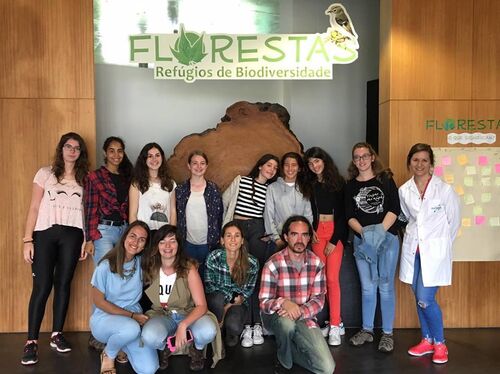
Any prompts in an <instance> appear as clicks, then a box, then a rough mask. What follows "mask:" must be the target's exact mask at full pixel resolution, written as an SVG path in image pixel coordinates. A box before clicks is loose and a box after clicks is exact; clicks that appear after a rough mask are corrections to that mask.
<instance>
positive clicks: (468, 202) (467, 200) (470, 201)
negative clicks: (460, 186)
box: [464, 193, 475, 205]
mask: <svg viewBox="0 0 500 374" xmlns="http://www.w3.org/2000/svg"><path fill="white" fill-rule="evenodd" d="M464 201H465V205H471V204H474V203H475V200H474V196H472V195H471V194H470V193H468V194H465V196H464Z"/></svg>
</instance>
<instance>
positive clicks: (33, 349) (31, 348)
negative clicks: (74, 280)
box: [21, 342, 38, 365]
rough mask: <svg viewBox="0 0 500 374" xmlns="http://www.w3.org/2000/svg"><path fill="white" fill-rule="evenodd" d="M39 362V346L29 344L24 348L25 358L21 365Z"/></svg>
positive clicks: (32, 343) (33, 343)
mask: <svg viewBox="0 0 500 374" xmlns="http://www.w3.org/2000/svg"><path fill="white" fill-rule="evenodd" d="M37 362H38V344H36V343H35V342H31V343H28V344H26V345H25V346H24V352H23V358H22V359H21V364H23V365H33V364H36V363H37Z"/></svg>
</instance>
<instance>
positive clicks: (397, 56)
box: [379, 0, 500, 327]
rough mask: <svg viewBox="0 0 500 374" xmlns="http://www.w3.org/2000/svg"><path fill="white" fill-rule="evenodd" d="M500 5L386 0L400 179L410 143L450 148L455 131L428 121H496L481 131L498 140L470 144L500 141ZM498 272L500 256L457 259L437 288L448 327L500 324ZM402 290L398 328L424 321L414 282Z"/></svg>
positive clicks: (391, 136)
mask: <svg viewBox="0 0 500 374" xmlns="http://www.w3.org/2000/svg"><path fill="white" fill-rule="evenodd" d="M499 7H500V2H498V1H494V0H459V1H450V0H424V1H419V2H412V1H406V0H382V1H381V22H382V20H384V19H387V18H388V15H387V14H386V15H383V14H382V13H383V12H386V13H387V12H390V17H389V18H390V23H391V24H390V26H389V27H388V26H387V25H385V26H384V27H382V25H381V38H382V39H383V40H382V41H381V48H382V49H381V54H382V53H384V54H385V56H381V65H380V87H381V90H383V91H381V95H383V98H382V99H381V100H380V111H379V113H380V118H379V120H380V121H379V122H380V131H379V136H380V139H384V142H382V144H380V145H379V148H380V152H381V156H382V158H383V159H384V161H388V163H389V166H390V167H391V168H392V170H393V171H394V173H395V180H396V183H397V184H399V185H400V184H402V183H403V182H404V181H406V180H407V179H408V177H409V175H408V172H407V170H406V165H405V163H406V155H407V152H408V150H409V148H410V147H411V145H413V144H414V143H417V142H425V143H429V144H431V145H433V146H436V147H447V146H450V145H449V144H448V143H447V134H448V133H449V132H448V131H444V130H434V129H426V127H425V121H426V120H428V119H435V120H437V121H439V122H441V123H442V121H444V120H445V119H447V118H451V119H455V120H457V119H473V120H479V119H493V120H495V121H494V122H493V126H492V128H490V129H483V130H481V132H493V133H496V135H497V141H496V143H494V144H492V145H490V144H481V145H474V144H469V145H466V147H478V146H479V147H491V146H493V147H498V146H500V128H497V123H498V121H499V120H500V97H499V96H500V92H499V87H500V82H499V69H498V62H499V61H500V48H499V45H500V39H499V38H498V34H499V32H500V24H499V23H498V16H497V15H498V13H499V11H500V8H499ZM384 29H385V35H382V34H383V33H382V31H383V30H384ZM387 40H389V41H390V48H385V46H384V43H387ZM455 132H464V130H460V131H455ZM465 132H474V130H469V131H465ZM458 146H461V147H463V146H464V145H458ZM496 198H497V199H498V198H499V197H498V196H496ZM491 245H496V244H495V243H491ZM499 274H500V262H455V263H454V265H453V282H452V285H451V286H449V287H442V288H441V289H440V291H439V293H438V300H439V301H440V304H441V307H442V309H443V316H444V322H445V326H446V327H499V326H500V313H498V310H500V300H499V298H498V289H499V287H500V284H499V283H500V276H499ZM396 295H397V307H396V320H395V326H396V327H417V326H418V319H417V315H416V312H415V300H414V297H413V294H412V292H411V289H410V287H409V286H408V285H404V284H402V283H401V282H397V286H396Z"/></svg>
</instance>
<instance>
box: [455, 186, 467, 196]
mask: <svg viewBox="0 0 500 374" xmlns="http://www.w3.org/2000/svg"><path fill="white" fill-rule="evenodd" d="M455 192H456V193H457V194H458V195H459V196H462V195H463V194H464V193H465V192H464V188H463V187H462V186H460V185H458V186H455Z"/></svg>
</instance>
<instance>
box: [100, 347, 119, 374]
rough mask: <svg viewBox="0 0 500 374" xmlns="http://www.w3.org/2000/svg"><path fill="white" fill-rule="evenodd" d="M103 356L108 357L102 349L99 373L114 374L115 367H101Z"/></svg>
mask: <svg viewBox="0 0 500 374" xmlns="http://www.w3.org/2000/svg"><path fill="white" fill-rule="evenodd" d="M104 357H108V358H109V356H108V355H107V354H106V352H104V351H102V352H101V371H100V373H101V374H116V369H115V368H114V367H112V368H108V369H103V368H102V362H103V360H104Z"/></svg>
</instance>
